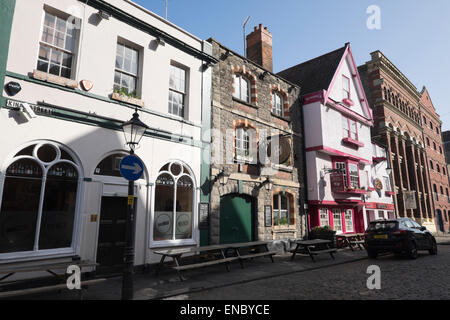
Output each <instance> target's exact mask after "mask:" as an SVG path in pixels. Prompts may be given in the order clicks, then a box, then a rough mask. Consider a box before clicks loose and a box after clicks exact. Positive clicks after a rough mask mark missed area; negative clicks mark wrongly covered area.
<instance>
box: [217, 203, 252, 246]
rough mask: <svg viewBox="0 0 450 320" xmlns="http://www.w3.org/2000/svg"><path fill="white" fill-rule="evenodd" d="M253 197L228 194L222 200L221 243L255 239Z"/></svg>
mask: <svg viewBox="0 0 450 320" xmlns="http://www.w3.org/2000/svg"><path fill="white" fill-rule="evenodd" d="M252 209H253V208H252V199H251V197H245V196H240V195H228V196H225V197H222V198H221V200H220V243H238V242H250V241H252V240H253V226H252V212H253V211H252Z"/></svg>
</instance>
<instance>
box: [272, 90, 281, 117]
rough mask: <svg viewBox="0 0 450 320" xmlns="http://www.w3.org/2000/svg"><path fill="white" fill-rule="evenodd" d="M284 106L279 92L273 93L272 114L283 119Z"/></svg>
mask: <svg viewBox="0 0 450 320" xmlns="http://www.w3.org/2000/svg"><path fill="white" fill-rule="evenodd" d="M283 105H284V101H283V97H282V96H281V95H280V94H279V93H277V92H272V113H274V114H276V115H277V116H279V117H283V114H284V112H283Z"/></svg>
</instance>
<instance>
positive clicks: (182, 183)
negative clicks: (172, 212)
mask: <svg viewBox="0 0 450 320" xmlns="http://www.w3.org/2000/svg"><path fill="white" fill-rule="evenodd" d="M193 196H194V194H193V183H192V180H191V178H189V177H187V176H183V177H181V178H180V179H179V180H178V182H177V199H176V204H177V207H176V211H177V224H176V239H190V238H192V210H193V205H192V200H193Z"/></svg>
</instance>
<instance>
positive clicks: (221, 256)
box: [154, 241, 276, 281]
mask: <svg viewBox="0 0 450 320" xmlns="http://www.w3.org/2000/svg"><path fill="white" fill-rule="evenodd" d="M268 244H269V242H268V241H254V242H244V243H233V244H221V245H211V246H205V247H195V248H183V249H169V250H156V251H154V253H155V254H159V255H161V260H160V262H159V264H158V266H157V269H156V274H158V273H159V271H160V270H161V268H162V266H163V264H164V260H165V259H166V258H167V257H169V258H172V260H173V262H174V263H175V266H173V267H172V268H173V269H174V270H176V271H177V273H178V276H179V278H180V280H181V281H183V277H182V275H181V271H185V270H189V269H197V268H203V267H208V266H213V265H218V264H222V263H223V264H225V266H226V269H227V271H228V272H229V271H230V263H231V262H233V261H239V263H240V265H241V268H244V264H243V261H244V260H247V259H253V258H257V257H265V256H267V257H270V259H271V260H272V262H274V260H273V255H275V254H276V252H275V251H269V248H268ZM243 248H252V249H254V250H258V249H263V250H264V251H263V252H256V253H250V254H242V253H241V250H242V249H243ZM228 250H232V252H233V255H232V256H230V257H227V256H226V254H225V253H226V252H227V251H228ZM204 253H207V254H208V255H211V256H215V258H214V260H209V261H202V262H194V263H189V264H181V260H182V259H181V258H182V257H183V256H186V255H191V256H192V257H193V258H194V259H195V258H198V257H200V256H202V255H203V254H204Z"/></svg>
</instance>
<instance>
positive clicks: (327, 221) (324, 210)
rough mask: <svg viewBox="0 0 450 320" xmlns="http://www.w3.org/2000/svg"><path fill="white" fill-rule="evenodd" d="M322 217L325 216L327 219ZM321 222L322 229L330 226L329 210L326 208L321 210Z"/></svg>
mask: <svg viewBox="0 0 450 320" xmlns="http://www.w3.org/2000/svg"><path fill="white" fill-rule="evenodd" d="M322 215H324V216H325V218H324V217H323V216H322ZM324 221H326V224H325V223H324ZM319 222H320V226H321V227H324V226H329V225H330V215H329V212H328V209H326V208H320V209H319Z"/></svg>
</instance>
